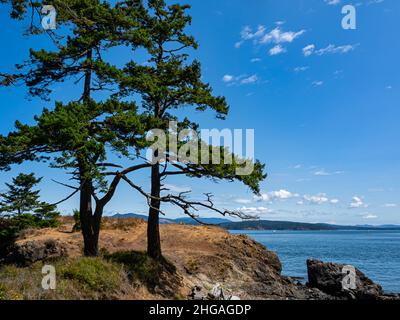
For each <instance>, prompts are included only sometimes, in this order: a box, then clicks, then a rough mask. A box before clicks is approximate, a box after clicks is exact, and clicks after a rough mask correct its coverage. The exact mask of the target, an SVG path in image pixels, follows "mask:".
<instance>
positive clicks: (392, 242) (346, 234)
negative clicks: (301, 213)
mask: <svg viewBox="0 0 400 320" xmlns="http://www.w3.org/2000/svg"><path fill="white" fill-rule="evenodd" d="M231 232H232V233H235V234H238V233H240V234H247V235H248V236H250V237H251V238H253V239H254V240H256V241H257V242H260V243H262V244H263V245H265V246H266V247H267V248H268V249H269V250H272V251H275V252H276V253H277V254H278V256H279V259H280V260H281V262H282V267H283V270H282V273H283V274H284V275H287V276H294V277H302V278H304V281H307V267H306V261H307V259H309V258H314V259H319V260H322V261H324V262H336V263H343V264H349V265H353V266H355V267H356V268H358V269H360V270H361V271H362V272H363V273H364V274H366V275H367V276H368V277H369V278H370V279H372V280H373V281H375V282H377V283H379V284H380V285H381V286H382V287H383V289H384V290H385V291H386V292H396V293H399V292H400V231H385V230H379V231H276V232H274V231H248V230H246V231H236V230H235V231H231Z"/></svg>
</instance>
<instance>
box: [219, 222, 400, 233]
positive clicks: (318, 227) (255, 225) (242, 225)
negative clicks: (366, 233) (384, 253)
mask: <svg viewBox="0 0 400 320" xmlns="http://www.w3.org/2000/svg"><path fill="white" fill-rule="evenodd" d="M220 226H221V227H223V228H225V229H228V230H298V231H302V230H303V231H307V230H309V231H312V230H314V231H322V230H400V226H398V225H382V226H371V225H364V226H339V225H333V224H326V223H303V222H291V221H269V220H252V221H241V222H229V223H222V224H220Z"/></svg>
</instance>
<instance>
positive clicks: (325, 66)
mask: <svg viewBox="0 0 400 320" xmlns="http://www.w3.org/2000/svg"><path fill="white" fill-rule="evenodd" d="M180 2H181V3H189V4H191V5H192V9H191V10H190V12H191V14H192V16H193V23H192V26H191V27H190V28H189V31H190V32H191V33H192V34H193V35H194V36H195V37H196V39H197V40H198V41H199V43H200V48H199V50H198V51H197V52H196V53H195V54H194V56H195V57H196V58H197V59H199V60H200V61H201V63H202V66H203V78H204V80H205V81H207V82H210V84H211V85H212V86H213V88H214V90H215V93H217V94H221V95H224V96H225V97H226V98H227V100H228V102H229V104H230V106H231V112H230V114H229V117H228V118H227V120H225V121H221V120H216V119H215V118H214V117H213V114H210V113H207V114H199V113H193V112H192V113H190V114H189V116H191V117H193V119H196V120H197V121H199V123H200V124H201V126H202V128H207V129H211V128H219V129H222V128H230V129H246V128H250V129H254V130H255V154H256V158H257V159H260V160H261V161H262V162H264V163H266V164H267V172H268V174H269V177H268V178H267V179H266V180H265V181H264V182H263V183H262V196H261V197H258V198H257V197H253V195H252V194H251V193H250V192H249V191H248V190H247V189H246V188H245V187H244V186H242V185H240V184H239V183H225V182H221V183H218V184H215V183H213V182H210V181H204V180H195V181H192V180H190V179H185V178H174V179H170V180H169V181H167V182H166V183H168V184H169V186H170V188H171V189H172V190H180V189H182V188H183V189H185V188H190V189H191V190H193V194H194V196H195V197H200V194H201V193H203V192H209V191H211V192H213V193H214V195H215V200H216V203H217V204H218V205H219V206H220V207H226V208H229V209H236V208H240V209H242V210H243V211H245V212H249V213H257V214H259V215H260V217H261V218H263V219H270V220H296V221H306V222H331V223H338V224H384V223H396V224H400V216H399V209H400V182H399V181H400V161H399V160H400V148H399V140H400V129H399V125H398V122H399V119H400V109H399V101H400V90H399V89H400V76H399V74H400V63H399V57H400V41H399V37H398V30H400V20H399V19H398V17H399V14H400V2H399V1H397V0H384V1H382V0H365V1H357V2H353V3H352V2H350V1H346V0H342V1H338V0H329V1H324V0H280V1H275V0H252V1H251V2H250V1H243V0H218V1H212V0H205V1H180ZM346 4H353V5H354V6H355V7H356V13H357V29H356V30H344V29H342V26H341V20H342V17H343V15H342V14H341V9H342V7H343V5H346ZM0 9H1V12H0V19H1V21H2V22H3V23H2V28H1V29H0V39H1V40H2V43H3V50H1V52H0V69H1V70H2V71H3V70H4V71H5V72H7V71H9V72H11V71H12V70H13V68H12V66H13V65H14V64H15V63H19V62H21V61H22V60H24V59H25V58H26V57H27V54H28V49H29V48H30V47H33V48H42V47H43V48H47V49H52V44H51V42H50V41H49V40H48V39H47V38H46V37H45V36H39V37H36V38H27V37H23V36H22V32H23V28H24V27H26V25H27V22H26V21H25V22H16V21H10V19H9V18H8V16H7V12H6V11H7V7H6V6H2V7H0ZM124 54H125V55H126V56H124ZM124 54H121V53H110V57H111V58H112V59H125V58H126V59H128V58H129V56H128V53H124ZM78 92H79V91H77V89H76V88H75V87H74V86H73V85H71V84H67V85H66V86H62V87H61V86H59V87H56V88H55V92H54V96H53V102H54V99H57V100H65V101H68V99H71V98H76V95H77V94H78ZM0 95H1V102H0V103H1V110H2V117H1V119H0V128H1V131H0V133H2V134H6V133H7V132H8V131H9V130H11V129H12V128H13V122H14V121H15V120H17V119H19V120H21V121H23V122H31V121H32V117H33V115H34V114H39V113H40V110H41V109H42V108H43V107H45V106H47V107H50V108H51V107H52V105H53V102H50V103H48V102H43V101H40V100H38V99H34V100H33V101H28V100H26V99H25V88H23V87H18V88H15V87H8V88H0ZM187 112H190V111H189V109H188V111H187ZM20 171H23V172H31V171H34V172H37V174H38V175H39V176H44V179H43V183H42V186H41V187H42V190H43V192H42V195H43V199H45V200H47V201H49V202H53V201H54V202H55V201H57V200H59V199H61V198H63V197H64V196H65V195H67V194H68V190H65V189H64V188H63V187H61V186H59V185H57V184H55V183H53V182H52V181H51V179H58V180H61V181H65V179H66V175H65V173H64V172H62V171H57V170H54V169H48V168H47V167H46V166H45V165H43V164H33V163H27V164H24V165H22V166H19V167H14V168H13V171H11V172H7V173H3V172H2V173H0V183H1V185H3V183H4V182H5V181H8V180H9V179H10V178H11V177H12V176H13V175H15V174H17V173H18V172H20ZM148 174H149V172H143V173H141V174H140V175H137V176H136V177H135V178H136V179H137V181H139V182H141V183H143V185H144V186H146V187H148ZM2 188H3V187H0V190H1V189H2ZM77 206H78V198H74V199H71V200H70V201H68V202H66V203H64V204H62V205H60V206H59V209H60V210H61V211H62V212H63V213H66V214H67V213H70V212H71V210H72V209H73V208H76V207H77ZM165 211H167V212H168V215H169V216H170V217H176V216H178V215H179V211H177V210H176V209H173V208H170V207H166V209H165ZM106 212H107V214H112V213H117V212H119V213H127V212H136V213H145V212H146V207H145V204H144V202H143V199H142V198H140V196H138V195H136V194H135V193H134V192H133V191H132V190H130V189H129V188H128V187H127V186H124V185H121V186H120V188H119V192H118V195H117V196H116V197H115V199H114V200H112V202H111V203H110V204H109V206H108V207H107V208H106ZM205 215H207V214H205Z"/></svg>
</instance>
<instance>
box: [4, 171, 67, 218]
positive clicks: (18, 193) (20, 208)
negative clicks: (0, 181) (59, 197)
mask: <svg viewBox="0 0 400 320" xmlns="http://www.w3.org/2000/svg"><path fill="white" fill-rule="evenodd" d="M41 180H42V178H36V177H35V174H34V173H30V174H24V173H20V174H19V175H18V176H17V177H15V178H13V179H12V183H6V186H7V188H8V190H7V191H6V192H4V193H1V194H0V212H1V213H2V215H3V216H4V215H5V216H8V217H15V218H19V219H21V218H22V216H24V215H25V216H28V215H30V216H32V217H31V218H32V219H31V218H29V217H28V219H31V220H32V221H33V220H34V221H35V222H34V223H33V224H34V225H36V224H38V223H40V222H43V221H54V220H55V219H56V218H57V216H58V215H59V213H58V212H57V211H56V206H55V205H51V204H49V203H46V202H43V201H40V200H39V199H40V195H39V194H40V190H34V188H35V187H36V186H37V185H38V184H39V183H40V181H41Z"/></svg>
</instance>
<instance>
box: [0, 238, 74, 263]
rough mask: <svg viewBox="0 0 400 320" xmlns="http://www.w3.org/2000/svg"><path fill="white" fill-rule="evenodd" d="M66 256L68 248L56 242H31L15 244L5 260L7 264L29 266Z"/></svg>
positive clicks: (50, 240)
mask: <svg viewBox="0 0 400 320" xmlns="http://www.w3.org/2000/svg"><path fill="white" fill-rule="evenodd" d="M66 255H67V251H66V248H65V247H64V246H63V245H62V244H60V243H59V242H57V241H55V240H52V239H48V240H43V241H29V242H25V243H23V244H15V246H14V247H13V248H12V250H11V251H10V252H9V254H8V255H7V257H6V258H5V262H6V263H15V264H18V265H23V266H28V265H30V264H32V263H35V262H37V261H48V260H52V259H57V258H61V257H64V256H66Z"/></svg>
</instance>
